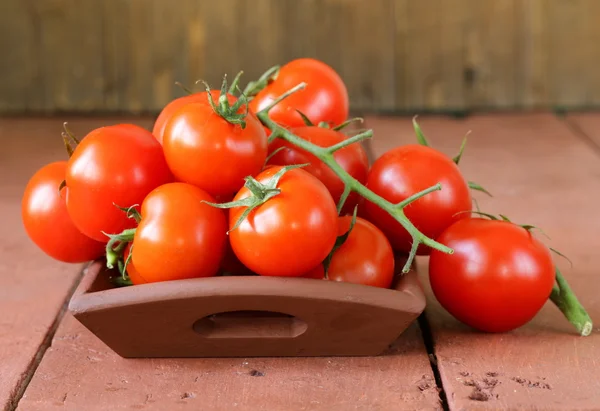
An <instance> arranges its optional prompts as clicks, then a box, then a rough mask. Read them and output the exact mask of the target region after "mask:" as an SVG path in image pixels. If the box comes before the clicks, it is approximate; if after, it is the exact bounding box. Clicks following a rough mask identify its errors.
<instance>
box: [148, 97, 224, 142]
mask: <svg viewBox="0 0 600 411" xmlns="http://www.w3.org/2000/svg"><path fill="white" fill-rule="evenodd" d="M216 94H217V96H213V98H218V95H220V93H216ZM196 102H198V103H204V102H206V103H207V104H208V95H207V93H206V92H205V91H202V92H200V93H193V94H189V95H187V96H183V97H179V98H176V99H175V100H172V101H171V102H169V104H167V105H166V106H165V107H164V108H163V109H162V110H161V112H160V114H159V115H158V117H157V118H156V121H155V122H154V127H153V128H152V134H153V135H154V137H156V139H157V140H158V141H159V142H160V143H161V144H162V141H163V134H164V132H165V126H166V125H167V121H169V119H170V118H171V117H172V116H173V114H175V113H176V112H177V111H178V110H179V109H180V108H182V107H183V106H185V105H186V104H189V103H196Z"/></svg>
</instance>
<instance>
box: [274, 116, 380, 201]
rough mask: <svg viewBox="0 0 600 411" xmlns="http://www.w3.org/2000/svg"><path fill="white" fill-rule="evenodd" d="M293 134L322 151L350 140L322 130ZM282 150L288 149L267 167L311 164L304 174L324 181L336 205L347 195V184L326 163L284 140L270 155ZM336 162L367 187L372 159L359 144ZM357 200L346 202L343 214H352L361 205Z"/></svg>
mask: <svg viewBox="0 0 600 411" xmlns="http://www.w3.org/2000/svg"><path fill="white" fill-rule="evenodd" d="M291 132H292V133H294V134H295V135H297V136H298V137H300V138H302V139H304V140H306V141H308V142H310V143H312V144H315V145H317V146H319V147H331V146H333V145H335V144H338V143H341V142H342V141H344V140H345V139H346V138H347V137H346V135H344V134H343V133H341V132H339V131H335V130H332V129H328V128H323V127H308V126H305V127H297V128H293V129H292V130H291ZM282 147H285V148H284V149H282V150H280V151H279V152H277V153H275V155H274V156H273V157H271V158H270V159H269V162H268V164H278V165H290V164H306V163H309V165H308V166H306V167H304V168H303V170H306V171H308V172H309V173H311V174H312V175H314V176H315V177H317V178H318V179H319V180H321V182H323V184H325V186H326V187H327V189H328V190H329V192H330V193H331V196H332V197H333V200H334V201H335V202H336V203H337V202H339V200H340V197H341V196H342V192H343V191H344V183H343V182H342V180H340V178H339V177H338V176H337V175H336V174H335V173H334V172H333V171H332V170H331V169H330V168H329V167H328V166H327V165H326V164H325V163H323V162H322V161H321V160H319V159H318V158H317V157H315V156H313V155H312V154H310V153H308V152H306V151H304V150H302V149H300V148H298V147H296V146H294V145H292V144H290V143H288V142H287V141H285V140H283V139H277V140H275V141H273V142H272V143H271V144H270V145H269V153H272V152H274V151H275V150H278V149H280V148H282ZM334 158H335V160H336V161H337V163H338V164H339V165H340V166H342V168H343V169H344V170H346V171H347V172H348V173H349V174H350V175H351V176H352V177H354V178H355V179H356V180H358V181H359V182H360V183H363V184H364V183H365V182H366V180H367V172H368V170H369V159H368V158H367V153H366V151H365V149H364V148H363V146H362V145H361V144H360V143H354V144H351V145H349V146H347V147H344V148H342V149H341V150H338V151H336V152H335V154H334ZM358 200H359V196H358V194H356V193H351V194H350V196H349V197H348V199H347V200H346V203H345V206H344V209H343V210H342V211H343V212H345V213H348V212H352V210H353V209H354V207H355V206H356V204H357V203H358Z"/></svg>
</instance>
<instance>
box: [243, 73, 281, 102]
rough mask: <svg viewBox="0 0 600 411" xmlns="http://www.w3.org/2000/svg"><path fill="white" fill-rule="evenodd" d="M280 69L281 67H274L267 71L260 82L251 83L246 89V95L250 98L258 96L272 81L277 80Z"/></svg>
mask: <svg viewBox="0 0 600 411" xmlns="http://www.w3.org/2000/svg"><path fill="white" fill-rule="evenodd" d="M280 68H281V67H280V66H273V67H271V68H270V69H268V70H267V71H265V72H264V73H263V74H262V76H260V78H259V79H258V80H256V81H251V82H249V83H248V84H247V85H246V88H245V89H244V95H245V96H246V97H248V98H250V97H254V96H255V95H257V94H258V93H259V92H260V91H261V90H262V89H264V88H265V87H267V85H268V84H269V83H270V82H271V81H273V80H275V79H276V78H277V75H278V74H279V69H280Z"/></svg>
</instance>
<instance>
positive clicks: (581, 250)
mask: <svg viewBox="0 0 600 411" xmlns="http://www.w3.org/2000/svg"><path fill="white" fill-rule="evenodd" d="M367 121H368V124H369V126H370V127H372V128H373V129H374V131H375V139H374V140H373V142H372V148H373V150H374V151H375V153H376V154H381V153H383V152H384V151H385V150H387V149H389V148H391V147H393V146H395V145H400V144H406V143H409V142H414V141H415V140H414V133H413V131H412V126H411V124H410V119H402V120H398V119H388V118H368V119H367ZM419 121H420V124H421V126H422V128H423V130H424V132H425V134H426V135H427V136H428V138H429V139H430V141H431V143H432V144H433V145H434V147H436V148H438V149H440V150H441V151H443V152H445V153H447V154H452V155H453V154H455V152H456V150H457V148H458V146H459V144H460V140H461V138H462V136H463V135H464V134H465V132H466V131H467V130H472V134H471V135H470V139H469V144H468V146H467V149H466V152H465V155H464V156H463V160H462V162H461V169H463V170H464V173H465V175H466V176H467V178H468V179H472V180H476V181H477V182H478V183H480V184H482V185H483V186H484V187H486V188H487V189H488V190H490V191H491V192H492V193H493V194H494V198H491V199H490V198H483V196H479V195H478V196H477V197H478V198H479V199H480V201H479V203H480V206H481V208H482V210H484V211H486V212H492V213H499V212H501V213H504V214H506V215H508V216H510V218H511V219H513V220H514V221H517V222H520V223H527V224H533V225H536V226H537V227H541V228H543V230H544V231H545V232H546V233H547V234H548V235H549V236H550V238H551V239H552V240H551V241H550V240H545V239H543V238H542V240H543V241H545V242H547V243H549V244H550V245H551V246H553V247H555V248H557V249H559V250H561V251H562V252H563V253H565V254H566V255H568V256H569V258H570V259H571V260H572V261H573V264H574V267H573V268H570V267H569V265H568V263H565V262H564V261H563V260H561V259H557V260H556V261H557V263H558V264H559V265H560V266H561V268H562V269H563V273H564V274H565V276H566V278H567V280H568V281H569V282H570V283H571V286H572V288H573V289H574V291H575V293H576V294H577V295H578V296H579V298H580V300H581V301H582V303H583V304H584V305H585V306H586V308H587V309H588V312H589V313H590V315H591V317H592V319H593V320H595V321H596V322H597V321H600V298H599V297H598V295H599V292H598V291H599V287H598V282H597V268H598V266H599V265H600V258H599V255H598V251H597V247H596V246H595V243H594V241H592V239H593V238H595V237H596V234H597V232H598V230H600V220H598V219H597V218H590V217H589V216H591V215H593V214H594V213H595V212H596V204H597V199H596V197H598V193H599V192H600V157H599V156H598V154H597V153H596V152H595V150H594V149H592V148H591V147H590V145H589V144H588V143H587V142H585V141H583V140H582V139H581V138H579V137H578V136H577V135H575V134H573V133H572V132H571V130H570V129H569V128H568V126H567V125H566V124H565V123H564V122H563V121H562V120H560V119H557V118H556V117H554V116H552V115H549V114H536V115H496V116H476V117H471V118H468V119H466V120H452V119H448V118H444V117H422V118H420V120H419ZM595 124H596V125H595V126H594V127H597V126H598V123H595ZM588 127H590V129H591V127H592V126H591V123H589V124H588ZM594 129H595V130H596V131H594V133H598V132H600V131H599V130H600V129H598V128H594ZM525 142H526V144H525ZM418 266H419V269H420V270H421V272H422V279H423V283H424V285H425V288H426V290H427V291H428V293H429V298H428V306H427V309H426V316H427V319H428V321H429V323H430V324H431V328H432V334H433V340H434V347H435V353H436V356H437V364H438V367H439V371H440V373H441V377H442V382H443V386H444V390H445V393H446V395H447V397H448V401H449V405H450V409H453V410H467V409H499V408H500V409H504V408H510V409H561V410H562V409H564V410H566V409H569V410H571V409H595V408H597V406H598V404H600V377H599V371H598V361H599V360H600V354H599V346H600V333H598V331H600V330H599V329H598V328H597V326H596V328H595V329H594V332H593V333H592V335H591V336H589V337H579V336H578V335H577V334H576V333H574V331H573V329H572V327H571V326H570V324H568V323H567V321H566V320H565V319H564V318H563V317H562V315H561V314H560V312H559V311H558V310H557V309H556V308H555V307H553V306H552V305H551V304H550V303H548V304H546V306H545V307H544V308H543V309H542V311H541V312H540V313H539V314H538V315H537V316H536V317H535V318H534V320H533V321H532V322H531V323H529V324H528V325H526V326H524V327H522V328H520V329H518V330H515V331H513V332H510V333H505V334H498V335H492V334H483V333H478V332H475V331H473V330H471V329H469V328H467V327H466V326H463V325H461V324H460V323H459V322H458V321H456V320H455V319H453V318H452V317H451V316H450V315H449V314H447V313H446V312H445V311H444V310H443V309H442V308H441V307H440V306H439V304H438V303H437V302H436V300H435V297H434V296H433V295H432V294H431V290H430V288H429V284H428V281H427V277H426V271H427V260H426V259H420V260H419V264H418ZM474 384H479V385H480V386H483V387H486V386H490V385H494V384H496V385H495V387H494V388H493V389H491V390H490V392H491V394H492V395H491V397H490V398H488V400H487V401H477V400H474V399H472V398H473V397H474V395H473V394H474V389H475V388H474V387H473V385H474ZM470 397H471V398H470ZM475 397H477V396H475Z"/></svg>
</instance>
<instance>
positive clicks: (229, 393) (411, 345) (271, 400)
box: [18, 119, 441, 411]
mask: <svg viewBox="0 0 600 411" xmlns="http://www.w3.org/2000/svg"><path fill="white" fill-rule="evenodd" d="M28 121H31V120H28ZM108 123H109V121H104V120H101V119H98V120H94V121H88V122H82V123H81V124H80V123H77V124H75V123H74V124H73V125H72V128H73V129H74V131H75V132H76V133H77V134H82V133H83V132H84V131H87V130H89V129H90V128H91V127H95V126H98V125H100V124H108ZM143 124H144V125H147V123H143ZM43 128H44V130H54V129H56V130H57V135H60V122H58V121H56V122H51V123H44V124H43ZM50 132H51V131H50ZM52 144H54V143H52ZM57 147H58V149H57V152H56V153H54V152H53V153H51V154H52V155H50V154H48V155H47V158H45V159H44V161H49V159H50V158H55V157H60V156H61V155H62V151H61V148H60V144H57ZM34 153H35V155H36V156H37V155H39V154H38V153H37V151H35V152H34ZM31 252H32V254H35V251H33V250H32V251H31ZM53 264H54V263H51V262H47V265H48V266H53ZM54 265H55V264H54ZM39 269H40V270H41V268H39ZM30 315H33V314H30ZM23 322H26V318H24V319H23ZM390 406H392V407H396V406H398V407H400V408H403V409H426V410H435V409H441V404H440V401H439V395H438V390H437V386H436V384H435V380H434V377H433V372H432V370H431V367H430V364H429V358H428V356H427V352H426V350H425V345H424V343H423V340H422V337H421V332H420V330H419V328H418V326H417V325H416V324H415V325H413V326H412V327H410V328H409V330H407V331H406V332H405V333H404V334H403V335H402V336H401V337H400V339H398V341H397V342H396V343H395V344H394V346H393V347H392V349H391V350H390V351H389V352H388V353H387V354H386V355H384V356H380V357H374V358H371V357H362V358H361V357H355V358H352V357H345V358H344V357H337V358H297V359H293V358H282V359H278V358H265V359H251V358H248V359H243V358H232V359H176V360H174V359H152V360H126V359H123V358H121V357H119V356H117V355H116V354H115V353H114V352H112V351H111V350H110V349H108V348H107V347H106V346H105V345H104V344H103V343H102V342H101V341H99V340H98V339H97V338H96V337H94V336H93V335H92V334H91V333H90V332H89V331H88V330H87V329H85V328H84V327H83V326H82V325H81V324H79V323H78V322H77V321H76V320H74V319H73V318H72V317H71V316H70V315H67V316H66V317H65V320H64V321H63V322H62V324H61V326H60V328H59V329H58V331H57V333H56V336H55V338H54V340H53V342H52V345H51V347H50V348H49V349H48V351H46V353H45V356H44V358H43V360H42V362H41V364H40V366H39V368H38V369H37V372H36V373H35V376H34V377H33V379H32V381H31V384H30V385H29V386H28V388H27V391H26V392H25V395H24V397H23V398H22V399H21V401H20V403H19V408H18V409H19V410H26V411H35V410H40V411H41V410H44V411H45V410H53V409H60V410H77V411H79V410H86V411H87V410H89V411H93V410H105V409H111V410H113V409H114V410H119V409H127V410H129V409H147V410H161V411H162V410H178V409H190V407H192V409H211V410H230V409H240V410H260V409H264V410H297V409H312V410H347V409H352V408H358V409H389V407H390Z"/></svg>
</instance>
